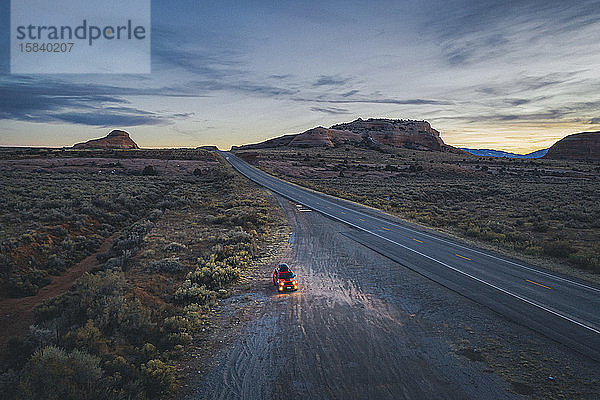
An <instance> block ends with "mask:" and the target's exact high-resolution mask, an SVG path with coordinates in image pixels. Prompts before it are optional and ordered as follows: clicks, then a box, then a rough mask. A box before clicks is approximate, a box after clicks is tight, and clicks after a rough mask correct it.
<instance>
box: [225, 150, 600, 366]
mask: <svg viewBox="0 0 600 400" xmlns="http://www.w3.org/2000/svg"><path fill="white" fill-rule="evenodd" d="M221 155H222V156H223V157H224V158H225V159H226V160H227V161H228V162H229V163H230V164H231V165H232V166H233V167H234V168H235V169H236V170H237V171H239V172H240V173H241V174H243V175H245V176H246V177H248V178H249V179H251V180H253V181H254V182H256V183H258V184H259V185H262V186H264V187H266V188H268V189H269V190H271V191H273V192H275V193H277V194H279V195H281V196H283V197H286V198H288V199H290V200H292V201H294V202H296V203H298V204H301V205H303V206H304V207H307V208H309V209H312V210H314V211H317V212H320V213H322V214H324V215H326V216H328V217H330V218H333V219H335V220H338V221H341V222H344V223H346V224H348V225H350V226H352V227H354V228H356V231H355V233H351V234H348V235H349V236H350V237H351V238H352V239H354V240H356V241H357V242H359V243H361V244H363V245H365V246H367V247H369V248H371V249H373V250H374V251H376V252H378V253H380V254H383V255H385V256H387V257H389V258H390V259H393V260H394V261H397V262H398V263H400V264H402V265H404V266H406V267H409V268H411V269H413V270H415V271H417V272H419V273H420V274H422V275H424V276H426V277H428V278H430V279H432V280H434V281H435V282H438V283H439V284H441V285H443V286H446V287H448V288H450V289H452V290H454V291H456V292H458V293H460V294H462V295H463V296H465V297H467V298H469V299H472V300H474V301H476V302H478V303H479V304H482V305H485V306H487V307H489V308H491V309H493V310H494V311H496V312H498V313H500V314H502V315H504V316H506V317H508V318H510V319H512V320H514V321H516V322H518V323H520V324H522V325H525V326H527V327H530V328H532V329H535V330H536V331H538V332H540V333H543V334H545V335H547V336H549V337H551V338H553V339H555V340H557V341H558V342H560V343H563V344H565V345H567V346H569V347H571V348H573V349H575V350H577V351H579V352H581V353H582V354H585V355H587V356H589V357H591V358H593V359H595V360H597V361H600V288H599V287H597V286H595V285H592V284H589V283H585V282H580V281H577V280H575V279H573V278H569V277H565V276H560V275H558V274H555V273H550V272H548V271H543V270H540V269H538V268H536V267H533V266H530V265H527V264H524V263H521V262H515V261H513V260H510V259H507V258H505V257H502V256H500V255H497V254H493V253H492V252H489V251H487V250H481V249H477V248H475V247H472V246H470V245H467V244H464V243H461V242H460V241H457V240H454V239H451V238H448V237H445V236H442V235H439V234H437V233H435V232H431V231H426V230H423V229H422V228H419V227H416V226H414V225H411V224H408V223H405V222H403V221H400V220H398V219H396V218H394V217H391V216H389V215H386V214H385V213H383V212H379V211H377V210H373V209H371V208H368V207H365V206H361V205H359V204H356V203H352V202H349V201H345V200H342V199H338V198H335V197H332V196H328V195H325V194H322V193H319V192H315V191H312V190H309V189H306V188H302V187H300V186H297V185H294V184H291V183H289V182H285V181H283V180H281V179H278V178H275V177H273V176H271V175H269V174H267V173H265V172H263V171H260V170H258V169H256V168H254V167H252V166H250V165H248V164H247V163H245V162H244V161H242V160H240V159H239V158H237V157H235V156H234V155H233V154H231V153H228V152H221Z"/></svg>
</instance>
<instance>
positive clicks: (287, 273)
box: [273, 263, 298, 292]
mask: <svg viewBox="0 0 600 400" xmlns="http://www.w3.org/2000/svg"><path fill="white" fill-rule="evenodd" d="M273 286H275V287H276V288H277V290H278V291H279V292H283V291H286V290H292V291H293V290H298V281H297V280H296V274H294V272H293V271H292V270H291V269H290V267H289V265H287V264H286V263H281V264H279V265H278V266H277V267H276V268H275V271H273Z"/></svg>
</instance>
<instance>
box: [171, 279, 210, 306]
mask: <svg viewBox="0 0 600 400" xmlns="http://www.w3.org/2000/svg"><path fill="white" fill-rule="evenodd" d="M175 300H176V301H178V302H179V303H184V304H190V303H196V304H200V305H213V304H214V303H215V301H216V300H217V293H216V292H215V291H212V290H208V289H207V288H206V287H205V286H198V285H197V284H195V283H192V282H191V281H190V280H189V279H187V280H185V281H184V282H183V285H182V287H180V288H179V289H177V291H176V292H175Z"/></svg>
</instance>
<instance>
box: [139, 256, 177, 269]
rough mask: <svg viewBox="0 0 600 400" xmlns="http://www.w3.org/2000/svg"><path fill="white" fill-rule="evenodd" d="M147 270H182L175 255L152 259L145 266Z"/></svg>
mask: <svg viewBox="0 0 600 400" xmlns="http://www.w3.org/2000/svg"><path fill="white" fill-rule="evenodd" d="M146 270H147V271H149V272H162V273H178V272H181V271H183V265H181V263H180V262H179V260H178V259H177V258H175V257H171V258H163V259H162V260H158V261H153V262H151V263H150V264H149V265H148V266H147V267H146Z"/></svg>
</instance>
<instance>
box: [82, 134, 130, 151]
mask: <svg viewBox="0 0 600 400" xmlns="http://www.w3.org/2000/svg"><path fill="white" fill-rule="evenodd" d="M73 148H74V149H139V147H138V145H137V144H136V143H135V142H134V141H133V140H131V138H130V137H129V133H127V132H125V131H120V130H114V131H112V132H111V133H109V134H108V135H107V136H106V137H103V138H100V139H92V140H88V141H87V142H83V143H77V144H75V145H74V146H73Z"/></svg>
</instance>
